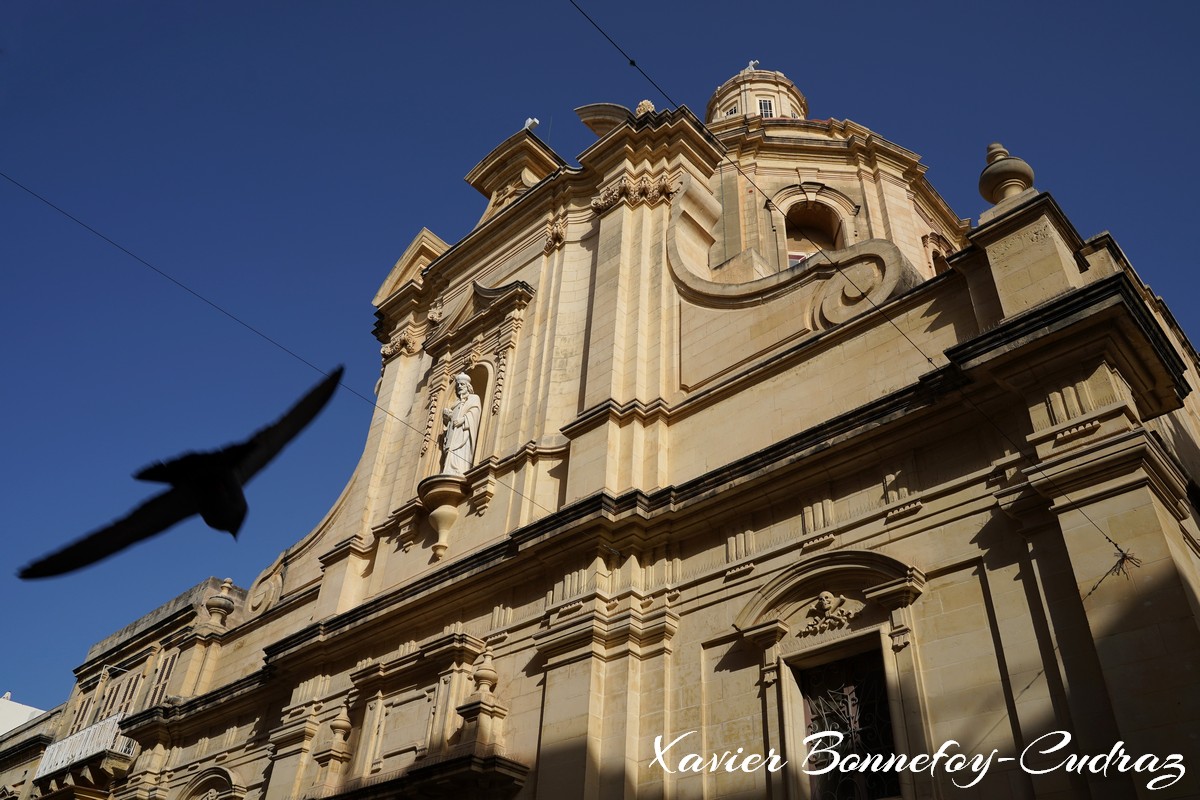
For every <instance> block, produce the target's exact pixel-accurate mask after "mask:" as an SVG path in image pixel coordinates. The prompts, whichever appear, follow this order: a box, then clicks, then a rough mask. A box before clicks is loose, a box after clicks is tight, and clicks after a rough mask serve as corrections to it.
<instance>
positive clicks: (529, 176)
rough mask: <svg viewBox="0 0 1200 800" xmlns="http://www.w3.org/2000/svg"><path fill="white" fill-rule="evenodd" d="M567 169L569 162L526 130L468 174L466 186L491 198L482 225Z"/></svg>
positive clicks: (516, 134) (519, 132) (489, 154)
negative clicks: (553, 175) (549, 178)
mask: <svg viewBox="0 0 1200 800" xmlns="http://www.w3.org/2000/svg"><path fill="white" fill-rule="evenodd" d="M564 166H566V162H565V161H563V160H562V158H560V157H559V155H558V154H557V153H555V152H554V151H553V150H551V149H550V147H549V146H548V145H547V144H546V143H545V142H543V141H542V140H541V139H539V138H537V137H536V136H534V135H533V134H532V133H530V132H529V131H528V130H526V129H524V128H522V129H521V130H519V131H517V132H516V133H514V134H513V135H512V136H510V137H508V138H507V139H505V140H504V141H503V142H501V143H500V144H499V145H498V146H497V147H496V149H495V150H493V151H492V152H490V153H488V154H487V156H486V157H485V158H484V159H483V160H482V161H480V162H479V163H478V164H477V165H476V166H475V168H474V169H473V170H471V171H470V172H469V173H467V178H466V180H467V183H469V184H471V185H472V186H474V187H475V188H476V189H477V190H478V191H479V193H480V194H482V195H483V196H484V197H486V198H487V199H488V205H487V209H485V210H484V212H483V216H482V217H481V218H480V220H479V222H480V223H482V222H483V221H484V220H486V219H488V218H489V217H491V216H492V215H493V214H495V213H496V212H497V211H499V210H500V209H501V208H503V207H505V206H506V205H508V204H509V203H511V202H513V201H514V200H516V199H517V198H518V197H520V196H521V195H523V194H525V192H527V191H529V189H530V188H531V187H533V186H535V185H536V184H537V183H539V182H540V181H542V180H544V179H546V178H548V177H549V176H550V175H551V174H553V173H554V171H555V170H557V169H559V168H560V167H564Z"/></svg>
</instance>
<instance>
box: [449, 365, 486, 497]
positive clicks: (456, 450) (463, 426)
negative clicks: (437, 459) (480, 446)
mask: <svg viewBox="0 0 1200 800" xmlns="http://www.w3.org/2000/svg"><path fill="white" fill-rule="evenodd" d="M454 394H455V395H456V396H457V397H458V401H457V402H455V404H454V405H452V406H450V407H449V408H445V409H443V410H442V420H443V421H444V422H445V423H446V430H445V432H444V433H443V434H442V474H443V475H464V474H466V472H467V470H469V469H470V468H471V465H472V464H473V463H474V461H475V435H476V434H477V433H478V432H479V415H480V408H481V406H480V403H479V395H477V394H475V388H474V387H473V386H472V385H471V378H470V377H469V376H468V375H467V374H466V373H464V372H460V373H458V374H457V375H455V376H454Z"/></svg>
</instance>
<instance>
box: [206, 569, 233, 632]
mask: <svg viewBox="0 0 1200 800" xmlns="http://www.w3.org/2000/svg"><path fill="white" fill-rule="evenodd" d="M232 588H233V579H232V578H226V579H225V580H223V581H221V592H220V594H214V595H213V596H212V597H210V598H208V599H207V600H205V601H204V607H205V608H206V609H208V621H209V622H213V623H216V624H217V625H220V626H221V627H225V618H226V617H228V616H229V614H230V612H232V611H233V598H232V597H230V596H229V590H230V589H232Z"/></svg>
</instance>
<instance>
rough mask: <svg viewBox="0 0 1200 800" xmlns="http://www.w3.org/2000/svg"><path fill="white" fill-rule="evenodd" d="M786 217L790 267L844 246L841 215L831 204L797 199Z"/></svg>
mask: <svg viewBox="0 0 1200 800" xmlns="http://www.w3.org/2000/svg"><path fill="white" fill-rule="evenodd" d="M785 221H786V227H787V259H788V267H795V266H798V265H800V264H803V263H804V262H805V261H807V260H808V259H809V258H811V257H812V256H814V255H816V254H817V253H819V252H828V251H831V250H838V249H840V248H841V247H842V243H841V238H842V237H841V231H840V230H839V227H840V226H839V224H838V217H837V215H836V214H835V213H834V211H833V209H831V208H830V207H829V206H826V205H824V204H822V203H816V202H813V201H811V200H809V201H803V202H799V203H795V204H793V205H792V206H791V207H789V208H788V210H787V216H786V217H785Z"/></svg>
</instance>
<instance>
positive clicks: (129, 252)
mask: <svg viewBox="0 0 1200 800" xmlns="http://www.w3.org/2000/svg"><path fill="white" fill-rule="evenodd" d="M0 178H4V179H5V180H7V181H8V182H9V183H11V184H12V185H14V186H16V187H17V188H19V189H21V190H22V191H24V192H26V193H27V194H29V195H30V196H32V197H34V198H36V199H38V200H40V201H41V202H43V203H45V204H46V205H47V206H49V207H50V208H52V209H54V210H55V211H57V212H58V213H59V214H62V215H63V216H64V217H66V218H67V219H69V220H71V221H72V222H74V223H75V224H77V225H79V226H80V227H82V228H83V229H84V230H87V231H89V232H90V233H92V234H94V235H95V236H97V237H99V238H100V239H103V240H104V241H105V242H107V243H108V244H110V245H112V246H113V247H115V248H116V249H117V250H120V251H121V252H122V253H124V254H125V255H127V256H129V257H130V258H132V259H133V260H134V261H137V262H138V263H139V264H142V265H144V266H146V267H148V268H149V269H151V270H152V271H154V272H156V273H157V274H158V275H160V276H161V277H163V278H165V279H167V280H168V281H170V282H171V283H173V284H175V285H176V286H178V287H179V288H180V289H183V290H184V291H185V292H187V293H188V294H190V295H192V296H193V297H195V298H196V299H198V300H200V301H202V302H203V303H205V304H206V305H208V306H210V307H212V308H214V309H216V310H217V311H219V312H221V313H222V314H224V315H225V316H226V317H228V318H229V319H231V320H233V321H234V322H236V323H237V324H239V325H241V326H242V327H243V328H245V329H246V330H248V331H250V332H251V333H253V334H255V335H256V336H259V337H261V338H262V339H264V340H265V341H267V342H270V343H271V344H273V345H274V346H275V347H277V348H279V349H280V350H282V351H283V352H285V353H287V354H288V355H289V356H291V357H292V358H294V359H296V360H297V361H299V362H300V363H302V364H305V365H306V366H308V367H311V368H312V369H314V370H316V371H317V372H319V373H321V374H322V375H325V376H328V375H329V373H327V372H326V371H325V370H323V369H321V368H320V367H318V366H317V365H316V364H314V363H312V362H311V361H309V360H308V359H307V358H304V357H303V356H302V355H300V354H299V353H297V352H296V351H294V350H292V349H291V348H289V347H287V346H285V345H284V344H283V343H281V342H280V341H278V340H277V339H274V338H272V337H271V336H269V335H268V334H266V333H265V332H263V331H262V330H260V329H258V328H256V327H254V326H253V325H251V324H250V323H248V322H246V321H245V320H243V319H241V318H240V317H238V316H237V315H236V314H234V313H233V312H231V311H229V310H227V309H225V308H223V307H222V306H220V305H218V304H217V303H214V302H213V301H212V300H209V299H208V298H207V297H205V296H204V295H202V294H200V293H199V292H197V291H196V290H195V289H193V288H191V287H190V286H188V285H187V284H185V283H184V282H183V281H181V280H179V279H178V278H176V277H174V276H173V275H171V274H170V273H168V272H167V271H166V270H163V269H160V268H158V267H156V266H154V265H153V264H151V263H150V262H149V261H147V260H146V259H144V258H142V257H141V256H139V255H138V254H137V253H134V252H133V251H132V250H130V249H129V248H127V247H125V246H123V245H121V244H119V243H118V242H116V241H114V240H113V239H112V238H110V237H108V236H106V235H105V234H104V233H102V232H100V231H99V230H97V229H96V228H93V227H92V226H91V225H88V224H87V223H86V222H84V221H83V220H81V219H79V218H78V217H76V216H75V215H74V214H71V213H70V212H68V211H67V210H65V209H64V208H62V207H61V206H58V205H56V204H55V203H53V202H51V201H50V200H48V199H47V198H45V197H43V196H42V195H40V194H38V193H37V192H35V191H34V190H33V189H31V188H29V187H28V186H26V185H25V184H23V183H21V182H20V181H18V180H16V179H15V178H13V177H12V176H11V175H9V174H7V173H5V172H3V171H0ZM338 385H339V386H341V387H342V388H343V389H345V390H346V391H348V392H349V393H350V394H352V395H354V396H355V397H357V398H359V399H360V400H362V401H364V402H366V403H369V404H370V405H371V407H372V408H375V409H377V410H379V411H382V412H383V413H384V414H387V415H388V416H389V417H391V418H392V419H394V420H396V421H397V422H399V423H400V424H401V425H403V426H404V427H406V428H408V429H409V430H411V431H413V432H414V433H419V434H421V435H422V436H424V435H425V431H423V430H420V429H419V428H417V427H416V426H415V425H411V424H409V423H408V422H407V421H406V420H403V419H401V418H400V417H398V416H396V415H395V414H393V413H392V412H391V411H390V410H388V409H386V408H384V407H383V406H381V405H379V403H377V402H375V401H374V400H372V399H371V398H369V397H367V396H366V395H363V394H361V393H360V392H358V391H357V390H355V389H354V387H352V386H348V385H346V383H345V381H339V382H338ZM496 482H497V483H499V484H500V485H501V486H504V487H506V488H508V489H509V490H511V491H512V492H513V493H514V494H516V495H517V496H518V497H521V498H523V499H525V500H528V501H529V502H530V503H532V504H533V505H535V506H537V507H538V508H540V509H542V510H543V511H545V512H546V513H548V514H553V513H554V511H553V510H552V509H549V508H546V507H545V506H544V505H542V504H541V503H539V502H538V501H537V500H534V499H533V498H532V497H530V496H529V495H527V494H525V493H524V492H522V491H521V490H519V489H517V488H516V487H515V486H512V485H510V484H508V483H505V482H504V481H502V480H500V479H499V478H497V479H496Z"/></svg>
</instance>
